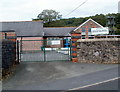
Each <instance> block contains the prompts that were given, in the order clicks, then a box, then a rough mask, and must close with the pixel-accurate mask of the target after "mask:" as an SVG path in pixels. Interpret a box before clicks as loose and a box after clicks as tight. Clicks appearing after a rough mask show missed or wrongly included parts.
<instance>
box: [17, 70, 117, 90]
mask: <svg viewBox="0 0 120 92" xmlns="http://www.w3.org/2000/svg"><path fill="white" fill-rule="evenodd" d="M117 70H118V68H111V69H107V70H103V71H99V72H94V73H89V74H86V75H83V76H76V77H72V78H67V79H60V80H56V81H51V82H48V83H44V84H41V85H32V86H24V87H18V88H16V89H15V90H20V89H24V90H28V89H29V90H66V91H67V90H77V89H76V88H79V87H83V86H86V85H92V84H95V83H99V82H103V81H106V80H110V79H113V78H117V77H118V73H117V72H116V71H117ZM113 83H114V85H113V84H112V83H110V82H109V85H108V84H106V85H107V86H108V87H107V89H106V86H101V87H102V90H104V89H105V90H118V81H117V80H115V81H113ZM103 85H104V84H103ZM109 86H113V87H110V88H109ZM101 87H99V86H98V87H92V88H94V89H96V90H100V89H101ZM92 88H90V87H89V88H88V89H91V90H93V89H92ZM113 88H114V89H113ZM85 90H86V89H85Z"/></svg>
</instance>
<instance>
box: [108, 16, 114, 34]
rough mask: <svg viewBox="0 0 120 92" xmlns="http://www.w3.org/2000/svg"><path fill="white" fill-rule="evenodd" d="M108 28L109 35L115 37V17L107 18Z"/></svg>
mask: <svg viewBox="0 0 120 92" xmlns="http://www.w3.org/2000/svg"><path fill="white" fill-rule="evenodd" d="M107 26H108V27H109V35H115V29H114V26H115V17H114V16H107Z"/></svg>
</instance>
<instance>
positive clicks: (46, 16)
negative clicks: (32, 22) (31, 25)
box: [37, 9, 62, 23]
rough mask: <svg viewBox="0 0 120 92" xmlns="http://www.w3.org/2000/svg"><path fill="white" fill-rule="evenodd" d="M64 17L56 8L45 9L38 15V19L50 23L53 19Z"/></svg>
mask: <svg viewBox="0 0 120 92" xmlns="http://www.w3.org/2000/svg"><path fill="white" fill-rule="evenodd" d="M61 17H62V15H60V14H59V12H56V11H55V10H48V9H46V10H43V11H42V12H41V13H40V14H39V15H38V16H37V19H40V20H43V21H44V22H45V23H47V22H48V23H50V22H52V21H55V20H58V19H60V18H61Z"/></svg>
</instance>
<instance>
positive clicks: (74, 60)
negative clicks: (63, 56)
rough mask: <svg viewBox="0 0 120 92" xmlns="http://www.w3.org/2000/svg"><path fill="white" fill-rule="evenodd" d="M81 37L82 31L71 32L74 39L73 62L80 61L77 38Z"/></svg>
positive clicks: (72, 39)
mask: <svg viewBox="0 0 120 92" xmlns="http://www.w3.org/2000/svg"><path fill="white" fill-rule="evenodd" d="M78 39H81V33H80V32H73V33H71V41H72V46H71V47H72V62H78V58H77V40H78Z"/></svg>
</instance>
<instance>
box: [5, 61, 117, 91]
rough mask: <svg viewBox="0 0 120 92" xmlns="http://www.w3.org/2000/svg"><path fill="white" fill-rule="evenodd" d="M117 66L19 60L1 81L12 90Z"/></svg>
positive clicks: (6, 88) (7, 88)
mask: <svg viewBox="0 0 120 92" xmlns="http://www.w3.org/2000/svg"><path fill="white" fill-rule="evenodd" d="M117 66H118V65H117V64H83V63H73V62H21V64H20V65H18V66H17V67H16V70H15V71H14V74H13V75H11V76H10V77H9V78H8V79H6V80H4V81H3V89H4V90H14V89H15V88H18V87H21V86H31V85H37V84H39V85H40V84H43V83H48V82H51V81H55V80H60V79H67V78H71V77H76V76H83V75H86V74H89V73H93V72H97V71H101V70H106V69H111V68H114V67H117Z"/></svg>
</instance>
